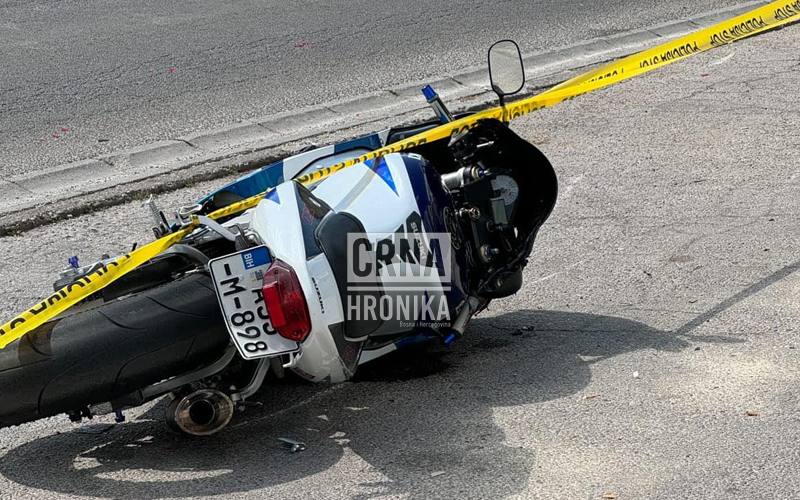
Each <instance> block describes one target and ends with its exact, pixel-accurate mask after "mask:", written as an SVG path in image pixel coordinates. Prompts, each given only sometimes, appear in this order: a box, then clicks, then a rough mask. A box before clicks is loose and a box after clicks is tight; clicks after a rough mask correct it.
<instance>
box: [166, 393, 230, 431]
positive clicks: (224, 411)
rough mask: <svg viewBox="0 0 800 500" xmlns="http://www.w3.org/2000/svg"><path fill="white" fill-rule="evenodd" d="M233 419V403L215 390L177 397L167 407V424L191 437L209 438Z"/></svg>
mask: <svg viewBox="0 0 800 500" xmlns="http://www.w3.org/2000/svg"><path fill="white" fill-rule="evenodd" d="M231 417H233V401H231V398H229V397H228V396H227V395H226V394H225V393H223V392H221V391H218V390H216V389H200V390H199V391H195V392H193V393H191V394H189V395H187V396H183V397H181V396H177V397H175V399H173V400H172V402H171V403H170V404H169V406H168V407H167V412H166V419H167V424H168V425H169V426H170V427H171V428H172V429H173V430H175V431H177V432H182V433H184V434H189V435H191V436H210V435H211V434H214V433H215V432H219V431H220V430H222V429H223V428H224V427H225V426H226V425H228V422H230V421H231Z"/></svg>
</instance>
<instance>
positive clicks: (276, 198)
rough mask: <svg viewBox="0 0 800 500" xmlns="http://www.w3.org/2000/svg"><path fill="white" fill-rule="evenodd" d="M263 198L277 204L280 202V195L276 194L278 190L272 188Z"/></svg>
mask: <svg viewBox="0 0 800 500" xmlns="http://www.w3.org/2000/svg"><path fill="white" fill-rule="evenodd" d="M264 198H265V199H267V200H269V201H274V202H275V203H277V204H278V205H280V204H281V197H280V196H279V195H278V190H277V189H273V190H272V191H270V192H269V193H267V196H265V197H264Z"/></svg>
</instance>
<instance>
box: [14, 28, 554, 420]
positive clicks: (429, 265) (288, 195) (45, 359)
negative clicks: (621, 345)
mask: <svg viewBox="0 0 800 500" xmlns="http://www.w3.org/2000/svg"><path fill="white" fill-rule="evenodd" d="M489 74H490V81H491V84H492V88H493V90H494V91H495V92H496V93H497V94H498V96H499V98H500V101H501V104H502V103H503V100H504V97H505V96H508V95H512V94H515V93H517V92H519V91H520V90H521V89H522V88H523V86H524V83H525V74H524V70H523V67H522V58H521V56H520V53H519V48H518V47H517V45H516V44H515V43H514V42H512V41H510V40H504V41H501V42H498V43H496V44H494V45H493V46H492V47H491V48H490V49H489ZM423 93H424V94H425V97H426V98H427V99H428V102H429V103H430V104H431V106H432V107H433V109H434V111H435V112H436V114H437V116H438V120H437V121H431V122H429V123H425V124H422V125H417V126H413V127H403V128H392V129H388V130H384V131H382V132H379V133H376V134H372V135H369V136H365V137H360V138H358V139H354V140H351V141H347V142H342V143H339V144H336V145H333V146H328V147H322V148H310V149H308V150H304V151H301V152H300V153H299V154H296V155H294V156H292V157H290V158H287V159H284V160H282V161H280V162H277V163H274V164H272V165H269V166H267V167H264V168H262V169H260V170H258V171H256V172H253V173H251V174H249V175H247V176H245V177H243V178H241V179H239V180H237V181H236V182H233V183H231V184H229V185H227V186H225V187H223V188H221V189H219V190H217V191H215V192H214V193H211V194H209V195H208V196H206V197H205V198H203V199H202V200H199V201H198V202H197V203H195V204H193V205H191V206H189V207H186V208H184V209H181V211H179V213H178V214H177V215H176V217H177V219H178V221H180V220H186V217H187V214H191V215H192V216H196V217H198V218H199V220H201V221H202V224H201V225H200V226H199V227H198V228H197V229H195V230H194V231H193V232H192V233H191V234H189V235H188V236H186V237H185V238H183V240H181V241H180V242H179V243H178V244H176V245H174V246H172V247H171V248H170V249H169V250H168V251H166V252H164V253H162V254H160V255H158V256H157V257H155V258H153V259H152V260H150V261H148V262H147V263H145V264H144V265H142V266H140V267H139V268H137V269H135V270H134V271H132V272H130V273H128V274H126V275H124V276H122V277H121V278H119V279H118V280H116V281H114V282H113V283H111V284H110V285H108V286H107V287H105V288H104V289H102V290H101V291H99V292H97V293H95V294H94V295H92V296H90V297H87V298H86V299H85V300H84V301H82V302H81V303H80V304H78V305H76V306H74V307H73V308H71V309H69V310H68V311H67V312H66V313H65V314H62V315H61V316H59V317H57V318H55V319H54V320H51V321H49V322H47V323H45V324H44V325H42V326H40V327H39V328H37V329H35V330H33V331H31V332H29V333H27V334H26V335H25V336H23V337H22V338H20V339H18V340H16V341H14V342H13V343H12V344H10V345H8V346H7V347H6V348H5V349H2V350H0V395H1V396H2V399H1V401H2V403H0V427H6V426H11V425H17V424H21V423H24V422H29V421H32V420H36V419H40V418H45V417H49V416H53V415H57V414H61V413H66V414H67V415H68V416H69V417H70V418H71V419H72V420H73V421H81V420H82V419H83V418H91V417H92V416H93V415H99V414H108V413H116V415H117V419H118V421H119V420H122V419H123V416H122V411H123V410H125V409H127V408H132V407H136V406H139V405H142V404H144V403H147V402H148V401H152V400H154V399H156V398H159V397H161V396H164V395H169V396H170V398H171V402H170V404H169V406H168V408H167V412H166V419H167V423H168V424H169V425H170V426H171V427H172V428H173V429H175V430H177V431H179V432H182V433H185V434H190V435H196V436H203V435H209V434H212V433H215V432H217V431H219V430H221V429H222V428H224V427H225V425H226V424H227V423H228V422H229V421H230V420H231V418H232V416H233V414H234V410H235V409H237V408H244V407H246V406H247V404H248V403H249V402H248V401H247V400H248V398H250V397H251V396H253V395H254V394H255V393H256V392H257V391H258V390H259V388H260V387H261V386H262V384H263V383H264V381H265V380H266V379H267V378H268V377H270V378H274V377H278V378H280V377H283V376H284V373H285V371H287V370H289V371H292V372H294V373H295V374H297V375H299V376H300V377H303V378H305V379H307V380H310V381H314V382H330V383H335V382H341V381H345V380H348V379H350V378H351V377H353V375H354V374H355V373H356V370H357V368H358V366H359V365H360V364H363V363H367V362H373V361H374V360H376V359H377V358H380V357H381V356H384V355H386V354H387V353H389V352H392V351H394V350H396V349H398V348H401V347H403V346H406V345H409V344H412V343H417V342H425V341H435V342H443V343H445V344H449V343H451V342H453V341H454V340H456V339H458V338H459V337H460V336H461V335H463V333H464V331H465V328H466V326H467V324H468V322H469V321H470V319H471V318H472V317H473V316H474V315H475V314H476V313H478V312H480V311H481V310H483V309H484V308H486V306H487V305H488V304H489V302H490V301H492V300H494V299H499V298H502V297H506V296H509V295H512V294H514V293H516V292H517V291H518V290H519V289H520V287H521V286H522V282H523V268H524V267H525V266H526V264H527V258H528V256H529V255H530V253H531V250H532V248H533V244H534V240H535V238H536V235H537V232H538V230H539V228H540V227H541V225H542V224H543V223H544V221H545V220H546V219H547V217H548V216H549V215H550V212H551V211H552V209H553V206H554V205H555V200H556V194H557V180H556V175H555V172H554V170H553V168H552V166H551V165H550V163H549V161H548V160H547V158H545V156H544V155H543V154H542V153H541V152H540V151H539V150H538V149H537V148H536V147H534V146H533V145H531V144H530V143H528V142H526V141H525V140H523V139H521V138H520V137H519V136H517V135H516V134H515V133H514V132H513V131H512V130H511V129H509V127H508V126H507V124H505V123H502V122H500V121H497V120H488V119H487V120H481V121H479V122H478V123H477V124H476V125H475V126H474V127H472V128H470V129H469V130H465V131H461V132H459V133H457V134H455V135H453V136H452V137H451V138H450V140H449V141H444V140H441V141H433V142H428V143H424V144H420V145H418V146H415V147H413V148H412V149H410V150H406V151H404V152H402V153H392V154H387V155H385V156H382V157H378V158H375V159H372V160H368V161H363V162H361V163H356V164H355V165H353V166H351V167H349V168H346V169H342V170H339V171H337V172H336V173H334V174H332V175H328V176H320V177H321V179H320V180H319V181H318V182H315V183H313V184H310V185H308V186H304V185H302V184H300V183H298V182H293V181H292V179H295V178H298V177H300V176H302V175H305V174H308V173H310V172H315V171H317V170H320V169H324V168H325V167H328V166H331V165H335V164H337V163H339V162H342V161H345V160H349V159H353V158H358V157H359V156H361V155H363V154H364V153H367V152H370V151H373V150H376V149H380V148H382V147H385V146H387V145H391V144H393V143H395V142H398V141H402V140H404V139H407V138H409V137H411V136H413V135H415V134H418V133H421V132H424V131H426V130H430V129H432V128H434V127H436V126H439V125H441V124H442V123H446V122H448V121H452V120H453V117H452V116H451V114H450V112H449V111H448V110H447V108H446V106H445V105H444V104H443V103H442V101H441V99H439V97H438V96H437V95H436V93H435V92H434V91H433V89H431V88H430V86H428V87H426V88H425V89H423ZM461 116H467V115H461ZM269 188H274V189H273V190H272V191H270V192H269V194H267V195H266V196H265V197H264V198H263V199H262V200H261V201H260V202H259V204H258V205H257V206H256V207H255V208H252V209H249V210H247V211H244V212H242V213H238V214H235V215H232V216H229V217H227V218H223V219H219V220H217V221H212V220H211V219H210V218H208V217H203V216H204V215H206V214H209V213H211V212H213V211H214V210H217V209H219V208H221V207H225V206H230V205H231V204H233V203H236V202H237V201H240V200H242V199H245V198H247V197H250V196H252V195H254V194H257V193H260V192H263V191H265V190H267V189H269ZM151 208H152V209H153V213H154V216H155V218H156V221H157V226H156V227H155V228H154V232H155V234H156V236H157V237H161V236H164V235H167V234H170V233H171V232H174V231H175V230H177V228H179V227H180V226H179V224H177V223H172V224H171V223H170V222H169V221H168V217H167V216H166V215H165V213H164V212H160V211H159V210H158V209H157V208H155V205H154V204H151ZM109 261H110V259H107V258H106V259H104V260H101V261H100V262H97V263H94V264H92V265H88V266H84V267H79V266H78V265H77V263H76V262H74V261H73V262H72V264H73V265H72V266H71V267H69V268H67V269H66V270H65V271H64V272H62V275H61V277H60V278H59V279H58V281H56V282H55V284H54V288H55V289H56V290H59V289H60V288H61V287H64V286H67V285H70V284H72V283H75V282H76V281H77V280H79V279H81V278H82V277H84V276H86V275H88V274H90V273H92V272H93V271H95V270H97V269H98V268H99V266H103V265H104V264H107V263H108V262H109ZM251 404H252V403H251Z"/></svg>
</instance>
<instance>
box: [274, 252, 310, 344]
mask: <svg viewBox="0 0 800 500" xmlns="http://www.w3.org/2000/svg"><path fill="white" fill-rule="evenodd" d="M263 292H264V303H265V304H266V306H267V313H268V314H269V319H270V322H271V323H272V327H273V328H274V329H275V330H276V331H277V332H278V335H280V336H281V337H283V338H286V339H289V340H294V341H296V342H302V341H304V340H305V339H306V337H307V336H308V334H309V333H310V332H311V316H310V315H309V313H308V304H307V303H306V297H305V295H303V289H302V288H301V287H300V281H299V280H298V279H297V274H295V272H294V270H293V269H292V268H291V267H289V265H288V264H286V263H285V262H283V261H280V260H276V261H275V262H273V263H272V265H271V266H270V267H269V269H268V270H267V272H266V273H264V286H263Z"/></svg>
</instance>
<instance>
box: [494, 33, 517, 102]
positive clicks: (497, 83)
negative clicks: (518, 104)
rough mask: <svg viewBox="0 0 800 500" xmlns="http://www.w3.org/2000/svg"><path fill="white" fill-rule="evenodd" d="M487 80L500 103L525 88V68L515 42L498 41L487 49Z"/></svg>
mask: <svg viewBox="0 0 800 500" xmlns="http://www.w3.org/2000/svg"><path fill="white" fill-rule="evenodd" d="M489 80H490V82H491V84H492V90H494V92H495V93H496V94H497V96H498V97H500V102H501V103H502V102H503V97H505V96H507V95H513V94H516V93H517V92H519V91H520V90H522V87H524V86H525V68H524V67H523V66H522V54H521V53H520V51H519V45H517V42H515V41H514V40H500V41H499V42H496V43H495V44H494V45H492V46H491V47H489Z"/></svg>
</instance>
